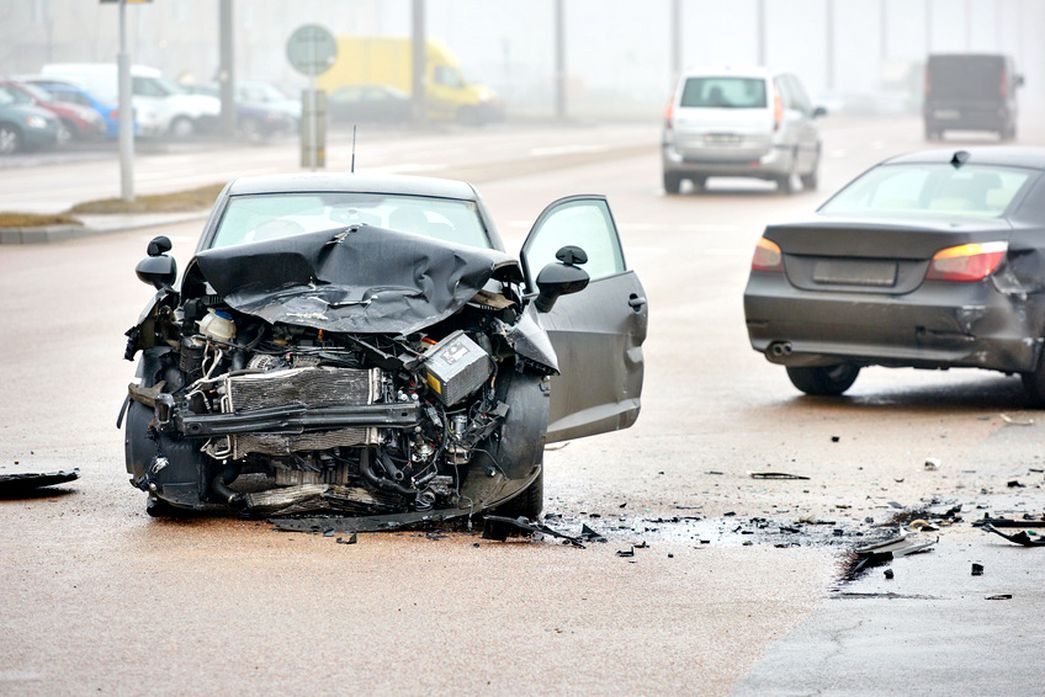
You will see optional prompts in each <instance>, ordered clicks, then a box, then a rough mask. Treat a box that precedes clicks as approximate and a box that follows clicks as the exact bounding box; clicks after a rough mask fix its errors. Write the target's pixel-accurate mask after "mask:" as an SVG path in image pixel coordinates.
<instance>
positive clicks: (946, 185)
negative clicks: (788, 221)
mask: <svg viewBox="0 0 1045 697" xmlns="http://www.w3.org/2000/svg"><path fill="white" fill-rule="evenodd" d="M1032 178H1033V172H1032V171H1031V170H1026V169H1018V168H1015V167H1012V168H1010V167H995V166H989V165H964V166H962V167H953V166H951V165H949V164H895V165H880V166H878V167H875V168H874V169H872V170H870V171H869V172H866V173H865V174H863V175H862V176H860V177H858V178H857V179H856V180H854V181H853V182H852V183H850V184H849V185H848V186H847V187H846V188H844V189H842V190H841V191H840V192H839V193H838V194H836V195H835V196H834V198H832V199H831V200H829V201H828V202H827V203H825V204H824V205H823V206H822V207H821V208H820V212H821V213H824V214H827V215H857V216H866V215H884V216H908V215H919V216H921V215H924V216H935V217H973V218H997V217H999V216H1001V215H1003V214H1004V213H1005V211H1006V210H1007V209H1008V208H1009V204H1011V203H1012V201H1013V199H1014V198H1015V197H1016V195H1017V194H1018V193H1019V192H1020V191H1021V190H1023V188H1024V187H1025V186H1027V184H1028V183H1029V182H1030V180H1031V179H1032Z"/></svg>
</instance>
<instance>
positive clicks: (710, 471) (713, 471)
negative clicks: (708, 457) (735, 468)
mask: <svg viewBox="0 0 1045 697" xmlns="http://www.w3.org/2000/svg"><path fill="white" fill-rule="evenodd" d="M704 474H717V475H723V474H725V472H719V471H718V470H708V471H707V472H705V473H704Z"/></svg>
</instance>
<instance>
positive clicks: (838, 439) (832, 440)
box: [831, 436, 842, 443]
mask: <svg viewBox="0 0 1045 697" xmlns="http://www.w3.org/2000/svg"><path fill="white" fill-rule="evenodd" d="M840 440H842V438H841V436H831V442H832V443H837V442H838V441H840Z"/></svg>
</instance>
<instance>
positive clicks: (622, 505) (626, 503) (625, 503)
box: [617, 501, 628, 508]
mask: <svg viewBox="0 0 1045 697" xmlns="http://www.w3.org/2000/svg"><path fill="white" fill-rule="evenodd" d="M627 507H628V502H627V501H625V502H624V503H622V504H621V505H619V506H617V508H627Z"/></svg>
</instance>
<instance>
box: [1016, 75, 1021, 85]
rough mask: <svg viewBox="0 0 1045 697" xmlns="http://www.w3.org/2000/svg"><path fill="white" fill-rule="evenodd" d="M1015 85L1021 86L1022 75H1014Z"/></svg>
mask: <svg viewBox="0 0 1045 697" xmlns="http://www.w3.org/2000/svg"><path fill="white" fill-rule="evenodd" d="M1016 86H1017V87H1023V76H1022V75H1017V76H1016Z"/></svg>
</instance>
